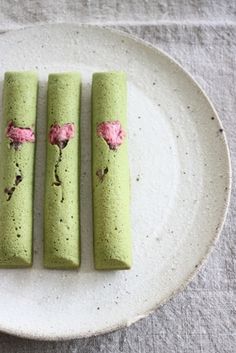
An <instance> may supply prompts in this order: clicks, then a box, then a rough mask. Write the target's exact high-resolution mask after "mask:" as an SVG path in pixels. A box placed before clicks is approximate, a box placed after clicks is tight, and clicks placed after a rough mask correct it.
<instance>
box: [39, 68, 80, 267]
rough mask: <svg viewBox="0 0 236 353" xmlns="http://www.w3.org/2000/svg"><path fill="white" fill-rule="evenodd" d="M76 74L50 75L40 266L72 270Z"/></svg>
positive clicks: (76, 245)
mask: <svg viewBox="0 0 236 353" xmlns="http://www.w3.org/2000/svg"><path fill="white" fill-rule="evenodd" d="M79 109H80V75H79V74H78V73H74V72H73V73H58V74H50V75H49V80H48V137H47V161H46V185H45V208H44V211H45V215H44V265H45V267H47V268H54V269H76V268H78V267H79V264H80V242H79Z"/></svg>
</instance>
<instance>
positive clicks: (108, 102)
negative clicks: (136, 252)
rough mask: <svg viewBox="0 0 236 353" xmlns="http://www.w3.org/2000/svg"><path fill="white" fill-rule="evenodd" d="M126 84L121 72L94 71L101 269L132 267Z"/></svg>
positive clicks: (97, 259)
mask: <svg viewBox="0 0 236 353" xmlns="http://www.w3.org/2000/svg"><path fill="white" fill-rule="evenodd" d="M126 110H127V88H126V75H125V74H124V73H123V72H108V73H95V74H94V75H93V84H92V130H93V131H92V152H93V158H92V175H93V225H94V260H95V268H96V269H98V270H113V269H114V270H115V269H129V268H130V267H131V262H132V259H131V226H130V185H129V168H128V152H127V136H124V134H125V135H126V130H127V116H126V115H127V112H126Z"/></svg>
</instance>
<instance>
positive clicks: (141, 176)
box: [0, 24, 231, 339]
mask: <svg viewBox="0 0 236 353" xmlns="http://www.w3.org/2000/svg"><path fill="white" fill-rule="evenodd" d="M0 53H1V54H0V63H1V87H2V80H3V73H4V71H6V70H28V69H36V70H38V72H39V77H40V90H39V106H38V124H37V152H36V178H35V183H36V187H35V213H34V220H35V223H34V224H35V227H34V239H35V241H34V265H33V268H32V269H19V270H0V278H1V281H0V298H1V300H0V313H1V314H0V330H2V331H5V332H8V333H12V334H16V335H19V336H26V337H30V338H39V339H67V338H73V337H85V336H91V335H97V334H101V333H105V332H107V331H111V330H115V329H118V328H120V327H124V326H127V325H130V324H132V323H133V322H135V321H136V320H138V319H140V318H142V317H144V316H146V315H147V314H149V313H150V312H152V311H153V310H154V309H156V308H157V307H158V306H159V305H160V304H162V303H164V302H166V301H167V300H168V299H169V298H170V297H171V296H173V295H174V294H175V293H177V292H178V291H179V290H181V289H182V288H183V287H184V286H185V285H186V284H187V283H188V281H189V280H190V279H191V278H192V276H193V274H194V273H195V272H196V271H197V268H198V267H199V265H200V264H201V263H202V262H203V260H204V259H206V257H207V255H208V253H209V251H210V249H211V248H212V246H213V244H214V242H215V241H216V239H217V237H218V235H219V233H220V230H221V228H222V225H223V222H224V219H225V214H226V211H227V206H228V202H229V194H230V178H231V170H230V160H229V153H228V148H227V143H226V137H225V134H224V131H223V128H222V125H221V122H220V120H219V118H218V116H217V113H216V111H215V110H214V108H213V106H212V105H211V103H210V102H209V100H208V98H207V97H206V95H205V94H204V92H203V91H202V90H201V88H200V87H199V86H198V85H197V84H196V82H195V81H194V80H193V79H192V78H191V77H190V75H189V74H188V73H186V72H185V71H184V69H183V68H181V67H180V66H179V65H178V64H177V63H176V62H175V61H174V60H173V59H171V58H170V57H169V56H168V55H166V54H165V53H163V52H162V51H160V50H158V49H156V48H153V47H151V46H150V45H149V44H147V43H144V42H143V41H141V40H138V39H134V38H132V37H130V36H127V35H126V34H122V33H119V32H114V31H110V30H108V29H102V28H98V27H92V26H84V27H79V26H77V25H61V24H60V25H45V26H39V27H33V28H27V29H23V30H18V31H11V32H6V33H2V34H1V36H0ZM64 70H66V71H70V70H78V71H80V72H81V74H82V77H83V86H82V116H81V148H82V156H81V158H82V171H81V240H82V265H81V268H80V270H79V271H75V272H73V271H52V270H51V271H50V270H45V269H43V266H42V235H43V231H42V229H43V218H42V215H43V211H42V210H43V189H44V160H45V139H46V132H45V126H46V101H45V97H46V80H47V75H48V73H49V72H55V71H64ZM103 70H125V71H126V72H127V74H128V91H129V97H128V102H129V104H128V106H129V107H128V114H129V131H128V134H129V136H128V137H129V159H130V170H131V187H132V200H131V205H132V207H131V209H132V233H133V253H134V264H133V267H132V270H130V271H113V272H99V271H95V270H94V268H93V256H92V216H91V210H92V209H91V174H90V159H91V151H90V147H91V146H90V133H91V130H90V91H91V75H92V73H93V72H94V71H103ZM0 93H1V92H0Z"/></svg>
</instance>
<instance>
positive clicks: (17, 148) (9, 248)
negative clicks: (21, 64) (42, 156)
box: [0, 72, 38, 267]
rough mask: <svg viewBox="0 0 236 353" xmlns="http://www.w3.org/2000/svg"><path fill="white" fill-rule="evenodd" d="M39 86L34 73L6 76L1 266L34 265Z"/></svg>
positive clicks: (0, 205) (0, 195) (0, 199)
mask: <svg viewBox="0 0 236 353" xmlns="http://www.w3.org/2000/svg"><path fill="white" fill-rule="evenodd" d="M37 87H38V79H37V75H36V74H35V73H34V72H6V73H5V78H4V87H3V120H2V129H1V130H2V131H1V134H2V142H1V151H0V154H1V168H0V267H28V266H31V265H32V230H33V181H34V178H33V176H34V151H35V143H34V142H35V122H36V103H37Z"/></svg>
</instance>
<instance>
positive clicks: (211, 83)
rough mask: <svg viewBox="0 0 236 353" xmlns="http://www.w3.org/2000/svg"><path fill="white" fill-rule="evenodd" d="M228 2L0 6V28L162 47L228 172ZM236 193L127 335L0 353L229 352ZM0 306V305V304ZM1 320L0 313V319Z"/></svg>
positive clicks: (233, 45)
mask: <svg viewBox="0 0 236 353" xmlns="http://www.w3.org/2000/svg"><path fill="white" fill-rule="evenodd" d="M235 21H236V1H235V0H231V1H227V0H215V1H214V0H209V1H203V0H189V1H188V0H165V1H164V0H160V1H155V0H140V1H139V0H130V1H128V0H127V1H114V0H96V1H92V0H91V1H89V0H82V1H76V0H67V1H62V0H59V1H56V0H54V1H52V0H41V1H40V0H32V1H30V0H25V1H23V0H9V1H0V30H7V29H13V28H20V27H22V26H28V25H33V24H37V23H54V22H74V23H91V24H101V25H108V26H113V27H118V28H119V29H122V30H124V31H127V32H129V33H132V34H135V35H137V36H139V37H141V38H143V39H145V40H147V41H149V42H151V43H153V44H154V45H157V46H158V47H160V48H162V49H164V50H165V51H166V52H168V53H169V54H170V55H172V56H173V57H174V58H175V59H177V60H178V61H179V62H180V63H181V64H182V65H183V66H184V67H185V68H186V69H187V70H188V71H189V72H191V73H192V75H193V76H194V77H195V78H196V80H197V81H198V82H199V83H200V84H201V85H202V87H203V88H204V89H205V91H206V92H207V94H208V95H209V96H210V98H211V100H212V101H213V103H214V105H215V107H216V109H217V110H218V112H219V115H220V117H221V119H222V121H223V125H224V129H225V131H226V133H227V136H228V141H229V145H230V150H231V157H232V164H233V171H234V172H235V167H236V123H235V122H236V95H235V85H236V22H235ZM235 208H236V189H235V186H233V192H232V199H231V207H230V211H229V214H228V217H227V221H226V224H225V227H224V230H223V232H222V235H221V237H220V240H219V242H218V243H217V245H216V247H215V249H214V251H213V252H212V254H211V256H210V258H209V260H208V262H207V264H206V265H205V266H204V267H203V268H202V269H201V271H200V272H199V273H198V275H197V276H196V277H195V279H194V280H193V281H192V282H191V284H190V285H189V286H188V287H187V288H186V289H185V291H183V292H182V293H181V294H179V295H178V296H177V297H176V298H174V299H173V300H171V301H170V302H169V303H168V304H166V305H165V306H163V307H162V308H160V309H159V310H157V311H156V312H155V313H154V314H153V315H151V316H149V317H148V318H146V319H143V320H141V321H139V322H138V323H136V324H134V325H132V326H131V327H129V328H127V329H123V330H120V331H117V332H114V333H109V334H107V335H104V336H99V337H95V338H89V339H81V340H72V341H66V342H38V341H29V340H26V339H20V338H15V337H12V336H9V335H6V334H0V352H1V353H13V352H18V353H21V352H22V353H23V352H24V353H36V352H37V353H38V352H44V353H49V352H50V353H51V352H56V353H62V352H63V353H95V352H104V353H110V352H112V353H117V352H124V353H131V352H132V353H136V352H137V353H149V352H150V353H151V352H153V353H189V352H192V353H218V352H219V353H236V212H235ZM0 300H1V299H0ZM0 315H1V313H0Z"/></svg>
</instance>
